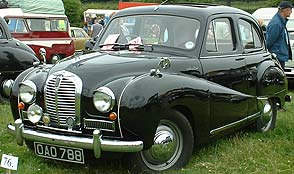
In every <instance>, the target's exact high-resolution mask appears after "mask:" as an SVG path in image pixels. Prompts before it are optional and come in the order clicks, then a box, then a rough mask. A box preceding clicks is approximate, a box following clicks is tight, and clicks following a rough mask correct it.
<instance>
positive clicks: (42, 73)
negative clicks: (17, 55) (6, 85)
mask: <svg viewBox="0 0 294 174" xmlns="http://www.w3.org/2000/svg"><path fill="white" fill-rule="evenodd" d="M50 67H51V65H46V66H44V65H41V66H38V67H32V68H29V69H27V70H25V71H24V72H22V73H21V74H20V75H19V76H18V77H17V78H16V79H15V82H14V84H13V87H12V90H11V97H10V106H11V111H12V114H13V118H14V120H16V119H18V118H20V117H21V116H20V113H19V110H18V102H19V100H18V93H19V84H20V83H21V82H23V81H25V80H31V81H33V82H34V83H35V84H36V86H37V93H38V94H43V88H44V85H45V82H46V79H47V76H48V71H49V69H50ZM43 100H44V99H43V95H37V98H36V102H37V103H39V104H40V106H44V102H42V101H43Z"/></svg>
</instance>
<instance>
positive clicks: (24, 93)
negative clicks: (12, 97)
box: [19, 80, 37, 103]
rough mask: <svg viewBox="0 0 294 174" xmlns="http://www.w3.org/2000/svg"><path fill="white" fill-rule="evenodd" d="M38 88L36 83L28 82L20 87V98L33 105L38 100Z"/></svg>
mask: <svg viewBox="0 0 294 174" xmlns="http://www.w3.org/2000/svg"><path fill="white" fill-rule="evenodd" d="M36 93H37V87H36V85H35V83H34V82H32V81H30V80H26V81H24V82H22V83H21V84H20V86H19V97H20V99H21V100H22V101H23V102H25V103H32V102H33V101H34V100H35V98H36Z"/></svg>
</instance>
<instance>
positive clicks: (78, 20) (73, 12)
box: [63, 0, 83, 26]
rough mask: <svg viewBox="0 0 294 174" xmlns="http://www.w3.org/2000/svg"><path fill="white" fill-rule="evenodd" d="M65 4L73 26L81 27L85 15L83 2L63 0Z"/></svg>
mask: <svg viewBox="0 0 294 174" xmlns="http://www.w3.org/2000/svg"><path fill="white" fill-rule="evenodd" d="M63 3H64V8H65V14H66V16H67V17H68V19H69V22H70V24H71V26H81V25H82V13H83V10H82V3H81V0H63Z"/></svg>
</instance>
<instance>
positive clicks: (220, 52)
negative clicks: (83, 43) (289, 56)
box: [8, 4, 287, 172]
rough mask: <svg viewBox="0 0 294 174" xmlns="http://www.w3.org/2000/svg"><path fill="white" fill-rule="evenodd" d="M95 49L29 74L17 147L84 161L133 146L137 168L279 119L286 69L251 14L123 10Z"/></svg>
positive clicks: (19, 104)
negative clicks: (86, 156)
mask: <svg viewBox="0 0 294 174" xmlns="http://www.w3.org/2000/svg"><path fill="white" fill-rule="evenodd" d="M94 50H96V52H94V53H89V54H85V55H76V56H73V57H71V58H67V59H65V60H62V61H60V62H58V63H57V64H55V65H51V66H52V67H51V66H50V67H48V65H40V66H38V67H36V68H34V69H31V70H30V71H26V72H24V73H22V74H21V75H20V76H19V77H18V78H17V80H16V82H15V84H14V86H13V88H12V95H11V108H12V112H13V117H14V119H15V123H14V124H10V125H8V128H9V130H10V132H11V133H15V134H16V140H17V143H18V144H19V145H22V144H23V141H24V140H25V141H26V144H27V145H28V146H29V147H30V148H34V149H35V153H36V154H37V155H39V156H42V157H46V158H53V159H59V160H64V161H71V162H77V163H84V158H83V154H84V153H83V150H84V149H90V150H92V151H93V153H94V155H95V157H97V158H100V157H105V156H107V155H106V154H107V152H121V153H123V154H125V156H124V157H126V158H127V159H128V160H126V161H127V162H128V163H131V164H134V166H133V167H134V168H135V169H136V170H147V171H151V172H153V171H161V170H167V169H170V168H179V167H182V166H184V165H185V164H186V163H187V161H188V160H189V157H190V156H191V155H192V151H193V149H194V148H195V147H197V146H198V145H199V144H201V143H205V142H208V141H210V140H212V139H214V138H216V137H219V136H222V135H225V134H227V133H229V132H231V131H233V130H236V129H240V128H242V127H244V126H247V125H252V124H255V123H256V125H257V128H258V130H260V131H263V132H266V131H268V130H271V129H273V128H274V126H275V122H276V121H275V119H276V116H277V107H278V106H283V105H284V102H285V96H286V94H287V79H286V76H285V74H284V72H283V70H282V69H281V67H280V66H279V64H278V63H277V60H276V59H275V57H273V56H272V55H271V54H270V53H269V52H267V50H266V48H265V42H264V38H263V34H262V31H261V29H260V27H258V23H257V21H256V20H255V19H254V18H253V17H252V16H251V15H250V14H248V13H246V12H244V11H242V10H239V9H235V8H231V7H226V6H216V5H203V4H178V5H158V6H148V7H135V8H128V9H125V10H122V11H119V12H117V13H116V14H115V15H114V16H113V18H111V20H110V23H109V25H107V27H106V28H105V30H104V31H103V32H102V33H101V35H100V37H99V39H98V41H97V43H96V45H95V47H94Z"/></svg>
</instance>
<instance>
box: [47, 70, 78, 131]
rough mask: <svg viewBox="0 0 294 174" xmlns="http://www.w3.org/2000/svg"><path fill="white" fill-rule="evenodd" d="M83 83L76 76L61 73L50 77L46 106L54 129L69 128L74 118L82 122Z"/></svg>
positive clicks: (66, 72) (65, 72)
mask: <svg viewBox="0 0 294 174" xmlns="http://www.w3.org/2000/svg"><path fill="white" fill-rule="evenodd" d="M81 90H82V81H81V79H80V78H79V77H77V76H76V75H75V74H72V73H70V72H68V71H60V72H56V73H54V74H52V75H50V76H49V77H48V79H47V82H46V86H45V106H46V110H47V114H48V115H49V117H50V125H51V126H53V127H60V126H61V127H63V126H67V124H66V119H67V118H68V117H72V118H74V120H75V123H76V124H77V123H79V122H80V108H79V106H80V95H81Z"/></svg>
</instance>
